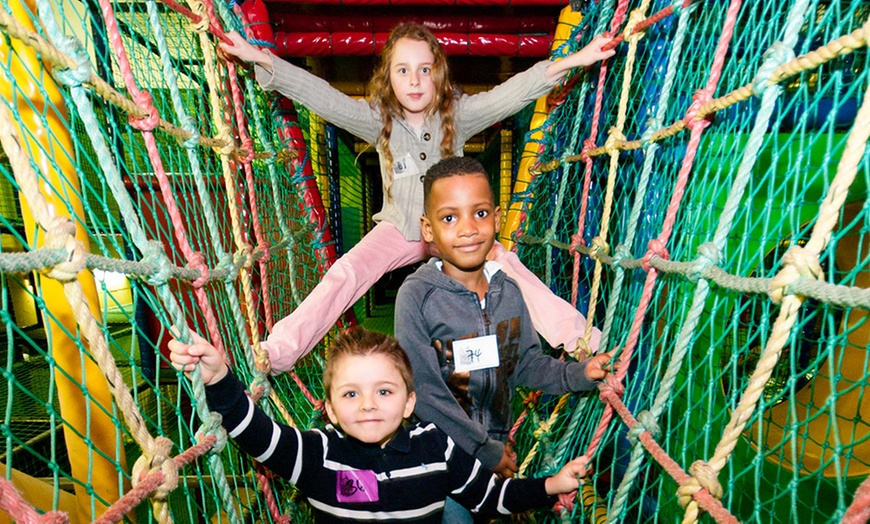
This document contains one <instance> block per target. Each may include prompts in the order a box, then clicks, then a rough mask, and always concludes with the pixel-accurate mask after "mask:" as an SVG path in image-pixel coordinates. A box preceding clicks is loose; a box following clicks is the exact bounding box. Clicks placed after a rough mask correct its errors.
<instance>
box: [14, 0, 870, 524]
mask: <svg viewBox="0 0 870 524" xmlns="http://www.w3.org/2000/svg"><path fill="white" fill-rule="evenodd" d="M587 4H588V6H587V9H586V12H585V13H584V17H583V18H582V20H580V21H579V22H577V23H576V24H575V25H574V26H573V27H571V28H570V29H569V31H570V34H571V38H569V39H568V40H567V42H568V43H566V44H564V45H562V46H561V47H559V48H557V49H556V50H555V51H554V54H555V55H557V56H558V55H562V54H564V53H567V52H570V51H572V50H575V49H577V48H578V46H581V45H583V44H585V43H586V42H588V40H589V39H590V38H591V37H592V36H593V35H595V34H598V33H601V32H604V31H610V32H611V33H613V34H619V35H620V36H619V38H618V40H619V41H620V42H621V43H618V44H617V45H619V46H620V47H619V52H618V54H617V56H616V57H614V58H613V59H611V60H609V61H607V62H606V63H604V64H602V65H601V67H599V68H597V69H594V70H592V71H591V72H590V73H589V74H583V73H582V72H578V73H577V74H575V75H574V76H572V77H571V78H569V79H568V80H567V81H566V82H565V83H564V85H562V86H559V87H557V89H556V90H555V91H554V93H553V94H551V95H550V97H548V99H547V100H542V101H541V102H539V104H538V106H537V108H536V110H537V111H538V113H539V115H536V116H540V118H539V119H538V120H539V122H538V123H537V124H535V126H534V127H535V128H534V129H532V131H531V132H530V133H529V137H530V142H529V144H527V145H526V149H525V151H526V152H527V153H528V154H529V157H530V158H529V159H524V160H530V163H531V169H529V170H528V171H527V172H522V167H521V168H520V171H521V172H520V173H519V174H518V175H517V181H516V183H515V185H514V189H515V191H514V195H513V198H512V201H511V205H510V208H509V210H508V213H507V219H506V223H507V224H509V225H512V226H511V227H509V228H508V231H507V232H506V234H507V235H508V236H509V239H510V241H511V242H513V243H515V244H516V248H517V250H518V252H519V254H520V256H521V258H522V259H523V261H524V262H525V263H526V264H527V265H528V266H529V267H530V268H531V269H533V270H534V271H535V272H537V273H538V274H539V275H540V276H541V277H542V278H543V279H544V280H545V281H546V282H547V283H548V284H549V285H550V286H551V287H552V288H553V289H554V290H555V291H556V292H557V293H559V294H560V295H562V296H564V297H565V298H566V299H570V300H572V301H573V302H574V303H575V304H576V305H577V307H578V308H579V309H581V310H582V311H584V312H587V313H588V314H587V317H588V318H589V325H588V327H587V330H586V335H585V340H587V341H588V340H589V338H590V337H591V334H592V329H594V328H598V329H600V330H601V331H602V347H604V348H614V347H615V348H618V353H617V354H618V359H619V364H618V367H617V375H618V377H619V378H620V379H622V380H623V381H624V383H625V385H626V391H625V392H624V393H623V394H621V395H620V394H617V392H615V391H612V390H609V389H607V388H601V390H600V392H599V393H598V394H597V395H571V396H564V397H561V398H551V397H550V396H548V395H540V394H538V393H536V392H522V393H523V396H524V398H525V402H523V406H522V410H523V411H522V414H521V415H520V417H519V422H518V424H517V425H516V427H515V432H514V435H513V436H514V439H515V440H516V447H517V450H518V452H519V455H520V457H523V460H522V464H521V473H522V474H524V475H535V476H537V475H541V474H549V473H553V472H555V470H556V469H558V467H559V465H560V464H562V463H564V462H565V461H566V460H567V459H569V458H572V457H574V456H579V455H586V456H588V457H589V458H590V459H591V461H592V463H593V464H594V468H595V469H594V475H593V476H592V479H591V481H590V482H588V483H586V484H585V485H584V487H583V489H582V491H581V493H580V494H579V495H578V497H577V498H576V499H573V498H566V499H565V500H562V501H560V505H559V506H558V508H557V511H556V512H555V513H554V512H552V511H547V512H541V514H540V515H537V516H538V517H539V519H541V520H552V519H562V520H566V521H579V520H581V519H583V520H585V519H590V520H595V521H611V522H615V521H625V522H639V521H652V520H666V521H675V520H683V521H685V522H693V521H696V520H698V519H709V518H712V519H715V520H717V521H728V522H736V521H760V522H770V521H772V520H782V521H800V522H806V521H814V522H815V521H829V520H840V519H844V520H848V519H854V520H855V521H862V520H864V519H866V518H867V516H868V515H870V504H868V503H867V501H868V495H867V494H866V491H867V490H868V489H870V488H867V487H865V486H864V485H863V484H862V482H863V480H864V479H865V478H866V477H867V474H868V472H870V447H868V446H870V444H868V440H870V435H868V427H867V424H866V423H865V422H864V421H865V420H870V414H868V416H867V417H864V409H866V408H864V407H863V403H862V400H863V395H864V388H865V387H866V385H867V379H866V377H867V370H868V361H867V355H866V347H867V345H868V342H870V325H868V323H867V322H866V317H867V309H868V307H870V295H868V292H867V290H866V289H867V288H870V281H868V278H870V272H868V269H867V265H868V260H870V253H868V247H867V242H866V241H865V235H866V228H867V226H866V211H865V202H866V201H867V196H868V195H867V179H868V177H870V160H868V155H867V153H866V149H865V146H866V143H867V139H868V133H870V103H868V102H867V99H868V98H867V96H866V90H867V89H868V87H870V73H868V71H870V67H868V65H870V64H868V53H867V45H868V41H870V22H868V18H870V7H868V6H867V5H866V2H863V1H860V0H852V1H851V2H850V1H846V0H844V1H827V0H825V1H821V0H816V1H814V2H811V1H809V0H792V1H789V2H756V3H742V2H740V1H739V0H731V1H730V2H725V1H718V0H707V1H702V0H695V1H692V0H677V1H673V0H668V1H658V0H657V1H651V0H642V1H633V2H628V1H627V0H618V1H616V0H600V1H599V2H587ZM768 4H770V5H768ZM243 22H244V13H242V12H241V11H240V10H239V8H238V7H236V6H228V5H227V4H223V3H220V2H218V3H214V2H212V0H190V1H188V2H186V3H184V4H182V3H177V2H175V1H167V0H164V1H163V2H162V3H158V2H156V1H155V0H144V1H143V2H135V3H127V2H112V1H110V0H85V1H84V2H80V1H78V0H70V1H68V2H49V1H48V0H37V1H35V3H33V4H25V3H18V2H12V1H9V0H4V1H3V9H0V28H2V30H3V34H4V37H5V38H4V41H3V42H0V51H2V58H3V59H2V60H0V64H2V65H0V75H2V76H3V77H4V78H3V80H4V81H3V82H2V83H0V88H2V101H3V103H2V105H0V144H2V154H0V173H2V175H3V176H2V177H0V191H2V192H3V195H2V197H0V203H2V204H0V205H2V206H3V212H2V214H0V225H2V228H3V229H2V244H0V245H2V252H0V270H2V271H0V279H2V283H3V285H2V289H3V295H2V300H3V309H2V311H0V316H2V320H3V323H4V328H5V329H4V332H3V334H2V339H3V341H4V342H5V343H6V347H7V363H6V366H5V367H4V369H3V378H4V380H5V388H2V389H3V395H5V396H4V399H5V400H6V402H5V405H6V411H5V413H4V421H3V424H2V425H0V429H2V432H3V437H4V438H5V442H6V446H5V448H4V455H3V464H2V466H3V467H4V471H5V474H4V477H5V480H4V481H2V482H0V489H2V493H3V496H2V497H0V508H2V509H3V510H4V511H5V512H6V513H7V514H9V515H10V516H11V517H12V518H13V520H15V521H21V522H57V521H66V520H68V521H70V522H91V521H99V522H117V521H120V520H122V519H124V518H125V516H126V517H127V518H131V519H132V518H136V519H137V520H140V521H150V520H157V521H160V522H170V521H173V520H175V521H181V522H195V521H200V520H203V519H210V520H212V521H215V522H217V521H221V522H223V521H230V522H248V521H253V520H258V521H259V520H263V521H278V522H287V521H289V520H290V519H291V518H292V519H294V520H297V521H306V520H307V519H308V518H309V517H308V515H307V514H306V510H305V508H304V506H297V505H296V504H295V498H294V493H293V490H292V487H290V486H289V485H287V484H286V483H285V482H283V481H281V480H280V479H275V478H272V477H271V476H269V474H268V473H267V472H265V471H262V470H260V469H258V468H257V467H256V466H255V465H254V463H253V462H252V461H251V460H250V459H249V458H247V457H246V456H244V455H243V454H240V453H237V452H236V451H235V449H234V448H233V447H232V446H226V435H225V434H224V433H223V432H222V431H221V429H220V425H219V421H218V420H217V418H216V417H215V416H214V415H213V414H211V413H209V412H208V410H207V408H206V405H205V402H204V391H203V385H202V380H201V379H200V378H199V377H198V375H196V374H194V375H193V377H192V380H190V381H186V380H178V376H177V375H176V373H175V372H173V371H172V370H170V369H168V368H167V367H166V365H165V364H166V361H165V357H164V356H163V353H164V352H165V343H166V341H167V340H168V338H169V337H170V336H176V337H179V338H181V339H182V340H189V336H190V335H189V331H188V330H189V329H193V330H195V331H198V332H200V333H205V334H208V337H209V339H210V340H211V342H212V343H213V344H214V345H215V346H216V347H218V348H220V349H222V350H224V351H225V352H226V354H227V358H228V360H229V361H230V363H231V364H232V366H233V367H234V369H235V370H236V371H237V373H238V374H239V375H240V377H242V379H243V380H245V381H246V382H247V383H248V384H249V391H250V394H251V395H252V397H253V398H255V399H256V400H258V401H259V402H260V405H262V406H263V407H264V409H266V410H267V412H268V413H269V414H270V415H271V416H273V417H275V418H276V419H279V420H283V421H285V422H287V423H292V424H296V425H298V426H300V427H303V428H305V427H310V426H312V425H314V424H318V423H319V420H320V412H319V407H320V406H319V402H318V401H317V399H318V398H320V397H321V396H322V395H321V392H320V383H319V375H320V370H321V368H322V354H321V353H320V352H317V351H315V352H312V354H311V355H310V356H309V357H307V358H306V359H305V360H303V361H302V362H301V363H299V364H298V365H297V366H296V368H295V372H294V373H292V374H288V375H285V376H279V377H272V376H271V375H270V371H271V370H270V367H269V361H268V358H267V357H266V355H265V354H264V352H263V351H262V349H261V348H260V340H261V339H262V337H263V336H264V334H265V333H267V332H268V331H269V330H270V329H271V327H272V325H273V324H274V322H275V321H276V319H279V318H282V317H283V316H285V315H286V314H288V313H289V312H290V311H291V310H292V309H293V308H294V307H295V306H296V305H297V304H298V303H299V301H300V300H301V298H303V297H304V296H305V294H306V293H307V292H308V290H310V289H311V287H312V286H313V285H314V284H315V283H316V282H317V281H318V279H319V276H320V275H321V274H322V272H323V271H324V270H325V269H326V268H327V267H328V266H329V264H330V263H331V261H332V260H333V259H334V257H335V256H336V250H335V245H334V241H333V238H332V236H331V234H330V231H329V228H328V226H327V224H326V223H325V212H324V210H323V207H322V204H321V202H320V193H321V190H325V189H326V188H325V187H320V188H318V183H317V182H318V177H317V176H316V174H317V173H315V171H314V170H313V169H312V166H311V162H310V159H309V156H314V155H313V154H311V153H309V149H307V148H306V147H305V138H306V136H305V135H306V134H307V131H304V130H303V129H302V128H300V126H299V125H298V120H297V118H296V116H295V111H294V108H293V107H292V104H289V103H288V101H286V100H278V99H275V98H274V97H273V96H271V95H269V94H264V93H262V92H261V91H259V89H258V88H257V87H256V85H255V82H253V80H252V78H251V74H250V72H249V71H245V70H241V69H240V68H239V67H238V66H237V65H236V64H234V63H233V62H229V61H226V60H224V59H223V58H222V57H220V56H219V55H218V54H217V52H216V43H217V42H218V41H219V40H221V39H223V38H225V31H228V30H230V29H237V30H243V28H244V24H243ZM316 120H317V119H315V118H311V121H312V122H314V121H316ZM533 121H534V119H533ZM312 125H313V124H312ZM604 130H606V131H607V132H606V135H605V133H604V132H603V131H604ZM312 147H313V144H312ZM522 165H523V162H520V166H522ZM862 175H863V176H862ZM610 246H615V247H614V248H612V249H611V247H610ZM580 349H581V350H587V349H588V344H583V343H581V348H580ZM868 405H870V404H868ZM614 415H615V416H614ZM145 499H148V500H149V503H148V504H143V503H141V502H142V501H144V500H145Z"/></svg>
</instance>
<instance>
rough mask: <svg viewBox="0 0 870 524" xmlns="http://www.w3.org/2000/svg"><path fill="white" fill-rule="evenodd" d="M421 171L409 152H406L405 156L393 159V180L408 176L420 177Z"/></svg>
mask: <svg viewBox="0 0 870 524" xmlns="http://www.w3.org/2000/svg"><path fill="white" fill-rule="evenodd" d="M422 174H423V173H421V172H420V169H419V168H418V167H417V164H416V163H415V162H414V159H413V158H411V153H406V154H405V156H403V157H400V158H396V159H393V180H398V179H400V178H407V177H409V176H416V177H418V178H419V177H420V175H422Z"/></svg>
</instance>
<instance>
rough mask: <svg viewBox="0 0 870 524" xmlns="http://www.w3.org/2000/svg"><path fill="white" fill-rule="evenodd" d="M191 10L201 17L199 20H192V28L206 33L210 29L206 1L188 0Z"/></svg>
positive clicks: (197, 31)
mask: <svg viewBox="0 0 870 524" xmlns="http://www.w3.org/2000/svg"><path fill="white" fill-rule="evenodd" d="M187 4H188V5H189V6H190V10H191V11H193V12H194V14H196V16H198V17H199V20H197V21H194V20H191V22H190V30H191V31H194V32H196V33H205V32H206V31H208V11H207V10H206V8H205V2H203V1H202V0H187Z"/></svg>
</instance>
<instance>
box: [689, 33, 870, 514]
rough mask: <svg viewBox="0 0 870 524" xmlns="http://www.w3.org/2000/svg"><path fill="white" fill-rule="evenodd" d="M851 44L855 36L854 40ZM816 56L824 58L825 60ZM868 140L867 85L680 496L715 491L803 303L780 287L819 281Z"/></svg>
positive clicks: (866, 37)
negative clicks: (708, 448)
mask: <svg viewBox="0 0 870 524" xmlns="http://www.w3.org/2000/svg"><path fill="white" fill-rule="evenodd" d="M862 31H864V34H863V36H862V37H861V39H862V41H863V42H865V44H866V43H867V42H868V41H870V22H868V23H865V24H864V26H863V28H862ZM853 35H854V33H853ZM855 40H858V38H857V37H856V38H855ZM819 56H822V55H819ZM822 57H823V58H825V56H822ZM868 139H870V87H868V89H867V90H866V92H865V93H864V101H863V103H862V105H861V109H859V111H858V114H857V115H856V116H855V124H854V126H853V127H852V131H851V132H850V133H849V137H848V139H847V140H846V147H845V149H844V151H843V156H842V157H841V158H840V162H839V164H838V165H837V174H836V175H835V176H834V179H833V181H832V182H831V186H830V189H829V190H828V192H827V194H826V195H825V199H824V200H823V201H822V206H821V208H820V210H819V217H818V219H817V220H816V223H815V226H814V227H813V231H812V233H811V235H810V238H809V240H808V241H807V243H806V245H804V246H799V245H793V246H792V247H791V248H790V249H789V250H788V251H787V252H786V253H785V255H783V258H782V262H783V268H782V269H781V270H780V271H779V273H777V275H776V276H775V277H774V278H773V280H772V282H771V285H770V292H769V294H770V298H771V300H772V301H774V302H782V306H781V308H780V312H779V315H778V316H777V318H776V321H775V322H774V325H773V328H772V330H771V334H770V337H769V338H768V341H767V345H766V346H765V348H764V351H763V352H762V353H761V356H760V358H759V360H758V364H757V365H756V368H755V371H753V373H752V376H751V377H750V379H749V384H748V385H747V387H746V390H745V391H744V393H743V396H742V397H741V399H740V402H739V403H738V405H737V407H736V408H735V409H734V411H733V412H732V413H731V419H730V420H729V421H728V425H727V426H726V427H725V429H724V430H723V433H722V439H721V440H720V441H719V443H718V444H717V445H716V449H715V450H714V452H713V457H712V458H711V459H710V460H709V461H708V462H703V461H697V462H695V463H694V464H692V467H691V468H690V470H689V472H690V473H691V474H692V477H693V481H694V482H693V483H692V484H690V485H688V486H686V487H684V488H680V491H679V493H680V495H681V497H682V496H688V497H690V496H691V493H692V492H694V491H697V490H698V489H701V488H705V489H708V490H709V491H710V492H711V493H716V492H717V491H716V490H718V492H719V493H721V491H722V489H721V486H720V485H719V480H718V475H719V473H720V472H721V471H722V469H723V468H724V467H725V465H726V464H727V462H728V460H729V458H730V456H731V452H732V451H733V450H734V447H735V446H736V445H737V441H738V440H739V439H740V436H741V434H742V433H743V430H744V429H745V427H746V423H747V422H748V421H749V419H750V418H751V417H752V414H753V413H754V411H755V408H756V407H757V404H758V400H759V398H761V395H762V393H763V392H764V386H765V384H766V383H767V381H768V379H769V378H770V375H771V373H772V372H773V368H774V367H775V366H776V364H777V363H778V362H779V357H780V354H781V352H782V348H783V347H784V346H785V344H786V343H787V342H788V339H789V336H790V333H791V330H792V327H793V326H794V323H795V320H796V319H797V314H798V312H799V311H800V307H801V305H802V303H803V301H804V297H802V296H800V295H787V296H784V293H785V289H786V288H787V287H788V286H789V285H790V284H792V283H794V282H795V281H797V280H798V279H799V278H801V277H809V278H815V279H819V280H823V278H824V272H823V271H822V270H821V264H820V262H819V254H820V253H822V252H823V251H824V250H825V247H826V246H827V245H828V242H829V241H830V239H831V233H832V232H833V230H834V228H835V227H836V226H837V222H838V220H839V217H840V211H841V209H842V207H843V204H844V203H845V202H846V196H847V195H848V191H849V186H851V185H852V182H853V181H854V180H855V175H856V173H857V172H858V164H859V163H860V162H861V159H862V158H863V156H864V151H865V148H866V146H867V140H868Z"/></svg>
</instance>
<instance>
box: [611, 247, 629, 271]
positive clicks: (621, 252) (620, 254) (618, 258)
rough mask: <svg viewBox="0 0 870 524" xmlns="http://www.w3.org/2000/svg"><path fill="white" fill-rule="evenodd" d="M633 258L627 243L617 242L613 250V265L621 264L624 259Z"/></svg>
mask: <svg viewBox="0 0 870 524" xmlns="http://www.w3.org/2000/svg"><path fill="white" fill-rule="evenodd" d="M630 258H631V251H630V250H629V249H628V246H626V245H625V244H617V245H616V249H615V250H614V252H613V267H617V266H619V265H620V264H621V263H622V261H623V260H627V259H630Z"/></svg>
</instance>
